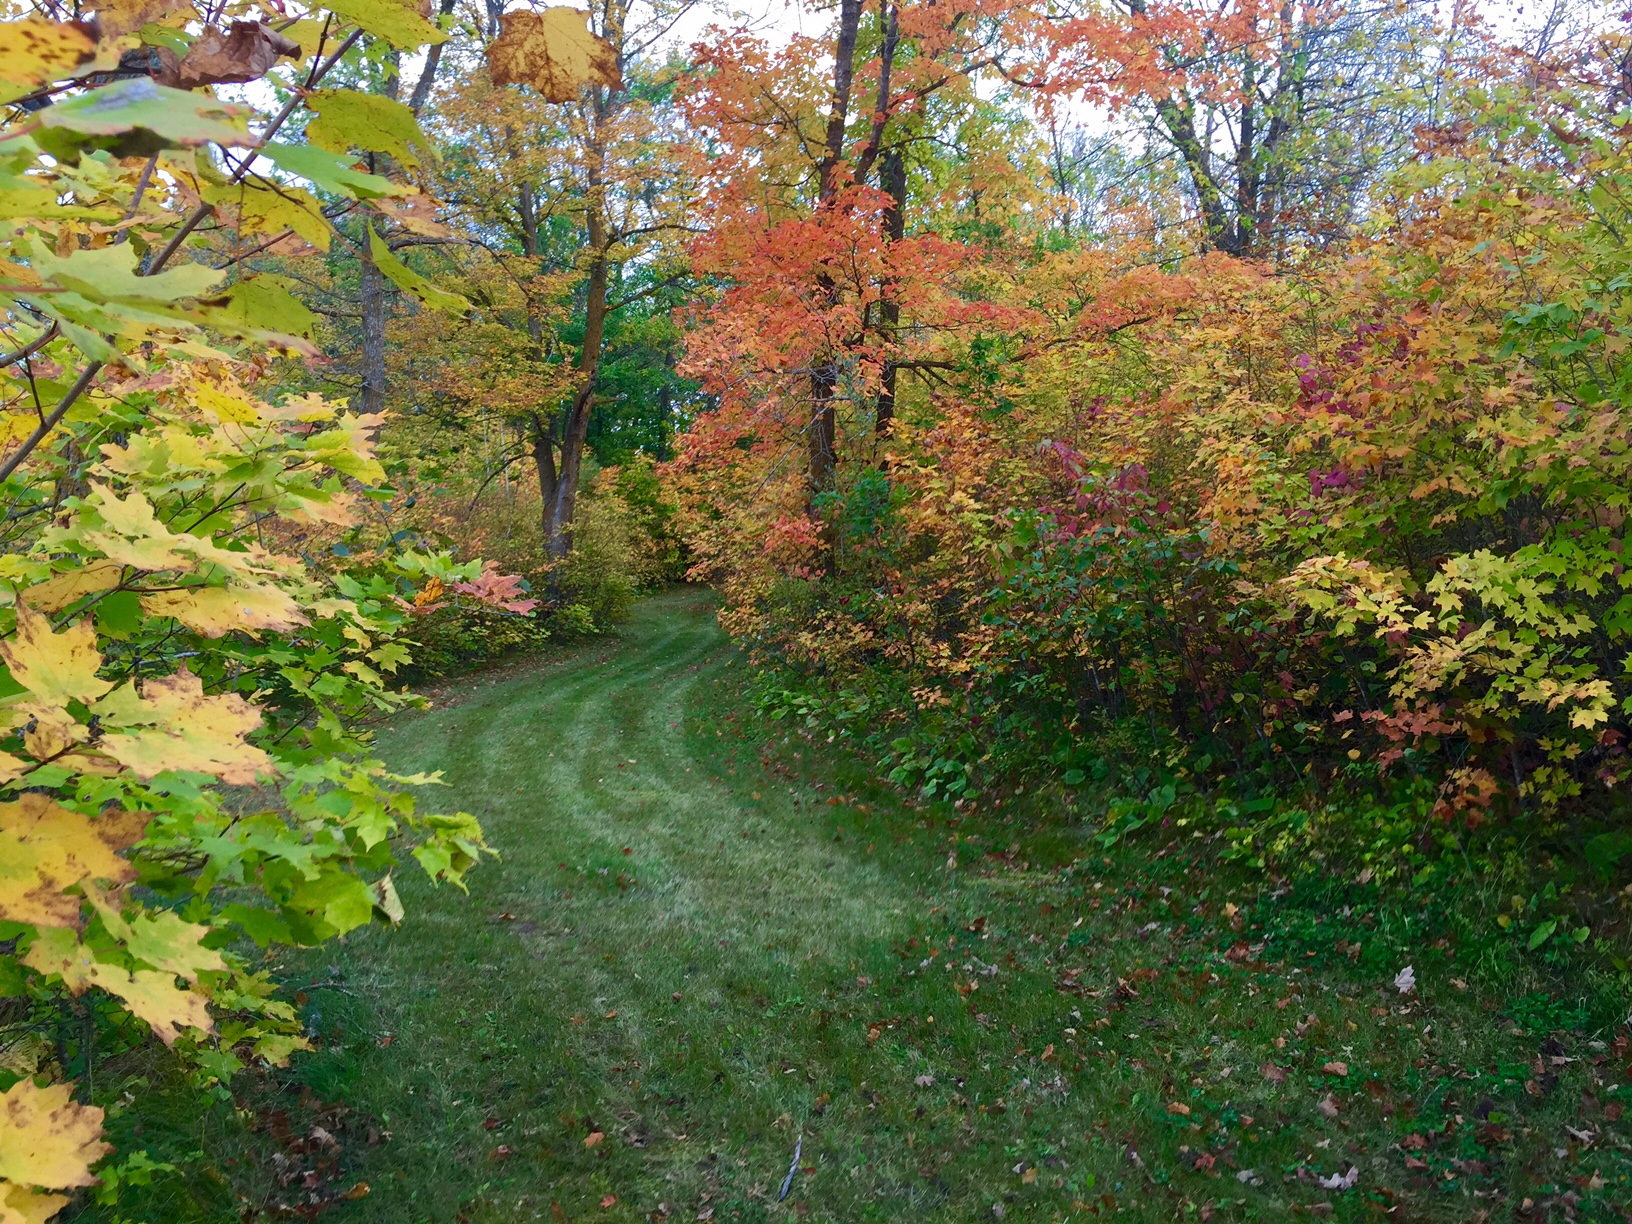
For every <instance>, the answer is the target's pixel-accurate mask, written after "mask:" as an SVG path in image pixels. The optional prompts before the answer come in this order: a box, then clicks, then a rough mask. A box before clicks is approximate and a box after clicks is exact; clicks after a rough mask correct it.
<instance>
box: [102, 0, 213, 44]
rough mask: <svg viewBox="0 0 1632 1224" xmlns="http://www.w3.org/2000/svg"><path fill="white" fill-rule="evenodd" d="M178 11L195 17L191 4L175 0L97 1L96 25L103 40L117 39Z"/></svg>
mask: <svg viewBox="0 0 1632 1224" xmlns="http://www.w3.org/2000/svg"><path fill="white" fill-rule="evenodd" d="M178 10H179V11H181V12H182V14H183V15H184V16H186V17H194V16H196V14H195V13H194V12H193V6H192V5H191V4H178V3H177V2H176V0H97V5H96V23H97V25H98V26H100V27H101V30H102V37H103V38H117V37H118V36H119V35H121V34H134V33H135V32H136V31H137V30H139V29H141V28H142V27H143V26H144V25H147V24H148V23H149V22H156V21H159V20H160V19H161V18H163V17H167V16H169V15H170V14H171V13H175V12H177V11H178Z"/></svg>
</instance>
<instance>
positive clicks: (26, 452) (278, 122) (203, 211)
mask: <svg viewBox="0 0 1632 1224" xmlns="http://www.w3.org/2000/svg"><path fill="white" fill-rule="evenodd" d="M362 36H363V32H362V30H360V29H358V30H353V31H352V32H351V34H350V35H348V36H347V38H346V40H345V42H343V43H341V44H340V46H339V47H338V48H336V49H335V52H334V54H333V55H331V56H329V58H328V59H327V60H326V61H325V62H324V63H323V64H321V65H314V66H313V68H312V72H311V75H310V76H309V77H308V79H307V82H306V88H307V89H311V88H312V87H313V86H314V85H316V84H317V83H318V82H319V81H321V80H322V79H323V78H324V77H325V76H326V75H327V74H328V72H329V69H331V68H333V67H334V66H335V64H336V63H338V62H339V60H340V57H341V56H342V55H344V54H345V53H346V52H347V51H349V50H351V48H352V46H353V45H354V44H355V43H356V42H357V40H358V39H359V38H361V37H362ZM304 101H305V98H304V97H303V96H302V95H301V94H296V95H295V96H294V97H292V98H290V99H289V101H288V102H287V103H286V104H285V105H284V108H283V109H282V110H281V111H279V112H278V113H277V115H276V117H275V118H274V119H273V120H272V122H271V123H270V124H268V125H267V128H266V131H264V132H262V133H261V139H260V143H261V144H263V145H264V144H265V143H266V142H267V141H269V140H271V139H272V137H273V136H275V135H277V132H278V129H279V128H281V127H282V126H283V125H284V124H285V123H286V122H287V121H288V119H289V116H290V115H292V114H294V113H295V111H296V110H297V109H298V108H299V107H300V106H301V104H302V103H303V102H304ZM254 160H255V158H254V156H253V154H250V155H246V156H245V157H244V160H243V161H242V162H241V163H240V164H239V166H238V168H237V169H236V170H235V171H234V172H233V175H232V178H231V179H229V180H228V181H229V183H238V182H242V181H243V177H244V175H245V174H247V173H248V171H249V167H250V163H252V162H253V161H254ZM212 211H213V209H212V208H211V207H210V205H208V204H200V205H199V206H198V207H197V208H196V209H194V210H193V212H192V213H191V214H190V215H189V216H188V218H187V220H186V221H184V222H183V223H182V226H181V228H180V229H179V230H177V231H176V234H175V236H174V237H172V238H171V239H170V241H169V242H167V243H166V244H165V246H164V249H163V250H162V251H160V252H159V254H158V256H157V258H155V259H154V260H153V262H152V263H151V264H149V265H148V266H147V267H146V268H144V269H142V270H141V272H140V273H139V275H142V276H156V275H157V274H158V273H159V272H161V271H163V269H164V265H165V264H166V263H168V262H169V261H170V257H171V256H173V255H174V254H175V253H176V252H177V251H178V250H180V249H181V244H182V243H183V242H185V241H186V240H187V235H189V234H191V233H192V232H193V230H195V229H197V228H198V225H199V223H200V222H202V221H203V220H204V218H205V217H207V216H209V215H210V213H211V212H212ZM102 366H103V363H102V362H100V361H93V362H91V364H90V365H88V366H86V367H85V368H84V370H82V371H80V375H79V377H78V378H76V379H75V380H74V385H73V386H71V387H69V388H68V393H67V394H66V395H64V396H63V397H62V402H61V403H59V404H58V405H57V406H56V407H55V408H53V409H52V410H51V415H50V416H48V417H46V418H45V419H44V420H43V421H41V422H40V424H39V426H38V427H37V428H36V429H35V430H34V432H33V433H31V434H29V435H28V437H26V438H24V439H23V442H22V445H21V446H19V447H18V448H17V450H16V452H15V453H14V454H13V455H12V456H11V458H9V459H7V460H6V461H5V463H3V464H0V481H5V480H7V479H9V478H10V476H11V474H12V473H13V472H15V471H16V470H17V469H18V467H20V466H21V465H22V463H23V461H24V460H25V459H27V458H28V457H29V456H30V455H31V454H33V453H34V450H35V448H36V447H38V446H39V444H40V443H41V442H43V441H44V440H45V438H46V435H47V434H49V433H50V432H51V431H52V430H53V429H55V428H56V427H57V425H58V424H59V423H60V422H61V421H62V418H63V417H65V416H67V415H68V410H69V409H70V408H72V407H73V406H74V403H75V401H76V400H78V399H79V397H80V396H81V395H83V394H84V393H85V390H86V388H88V387H89V386H90V385H91V380H92V379H94V378H95V377H96V376H97V374H98V373H99V372H100V371H101V369H102Z"/></svg>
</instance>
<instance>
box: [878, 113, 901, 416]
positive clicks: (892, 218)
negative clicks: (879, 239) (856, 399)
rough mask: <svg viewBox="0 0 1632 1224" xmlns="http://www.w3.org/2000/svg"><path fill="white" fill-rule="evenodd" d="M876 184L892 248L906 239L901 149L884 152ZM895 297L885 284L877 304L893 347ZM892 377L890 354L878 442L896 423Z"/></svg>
mask: <svg viewBox="0 0 1632 1224" xmlns="http://www.w3.org/2000/svg"><path fill="white" fill-rule="evenodd" d="M879 180H880V182H879V186H881V187H883V188H884V190H885V191H886V192H888V193H889V196H890V200H891V204H890V208H889V211H888V212H886V213H885V214H884V237H885V240H886V241H887V242H888V243H889V244H890V245H891V246H893V245H894V244H895V243H897V242H900V241H901V240H902V239H903V238H905V237H906V236H907V159H906V157H905V156H904V155H903V154H902V152H901V146H900V145H892V146H890V148H889V149H887V150H885V153H884V161H883V164H882V166H881V167H880V169H879ZM896 294H897V286H896V283H895V281H894V280H890V281H887V282H886V283H885V285H884V294H883V300H882V301H881V302H880V303H879V314H880V316H881V317H882V319H883V326H882V327H881V328H880V329H879V330H880V331H882V332H883V333H884V342H885V344H888V345H892V346H893V345H894V343H895V338H896V334H897V333H898V332H899V330H900V327H901V299H900V298H899V297H897V296H896ZM895 376H896V369H895V361H894V356H893V354H892V355H891V358H890V359H889V360H887V361H886V362H885V363H884V373H883V375H882V376H881V382H880V386H879V389H878V407H877V410H876V413H875V415H874V417H873V432H874V434H875V435H876V436H877V437H880V438H882V437H883V436H884V435H886V434H888V433H889V432H890V422H891V421H893V420H895Z"/></svg>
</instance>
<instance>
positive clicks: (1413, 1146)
mask: <svg viewBox="0 0 1632 1224" xmlns="http://www.w3.org/2000/svg"><path fill="white" fill-rule="evenodd" d="M1400 1146H1401V1147H1402V1148H1404V1149H1405V1150H1406V1151H1408V1152H1420V1151H1423V1150H1424V1149H1425V1148H1427V1146H1428V1140H1426V1139H1424V1138H1423V1137H1422V1136H1421V1135H1419V1134H1417V1133H1416V1132H1415V1131H1412V1132H1411V1134H1409V1135H1407V1136H1406V1137H1405V1138H1404V1139H1401V1140H1400Z"/></svg>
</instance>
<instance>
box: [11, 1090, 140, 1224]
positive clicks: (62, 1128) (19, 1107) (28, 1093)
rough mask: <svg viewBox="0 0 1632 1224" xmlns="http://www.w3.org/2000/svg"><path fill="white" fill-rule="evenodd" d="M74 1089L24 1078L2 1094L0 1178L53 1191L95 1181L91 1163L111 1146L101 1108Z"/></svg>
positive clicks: (93, 1183)
mask: <svg viewBox="0 0 1632 1224" xmlns="http://www.w3.org/2000/svg"><path fill="white" fill-rule="evenodd" d="M71 1093H72V1086H71V1085H69V1084H52V1085H50V1086H49V1087H46V1088H36V1087H35V1086H34V1081H33V1080H31V1079H21V1080H18V1081H17V1082H16V1083H15V1084H13V1085H12V1086H11V1089H10V1090H9V1091H8V1092H7V1093H6V1094H5V1095H4V1096H0V1177H3V1178H5V1179H6V1180H7V1181H10V1182H16V1183H17V1184H19V1185H23V1186H44V1187H46V1188H47V1189H51V1190H65V1189H67V1188H69V1187H70V1186H91V1185H95V1184H96V1178H95V1177H93V1176H91V1166H92V1165H93V1164H95V1163H96V1162H97V1161H98V1160H101V1159H102V1157H103V1156H104V1155H105V1154H107V1153H108V1152H111V1151H112V1150H113V1149H112V1148H111V1147H109V1146H108V1145H107V1144H106V1143H103V1142H102V1111H101V1110H100V1109H98V1108H96V1106H94V1105H81V1104H79V1102H77V1101H75V1100H74V1099H73V1097H72V1095H71ZM8 1197H9V1195H8Z"/></svg>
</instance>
